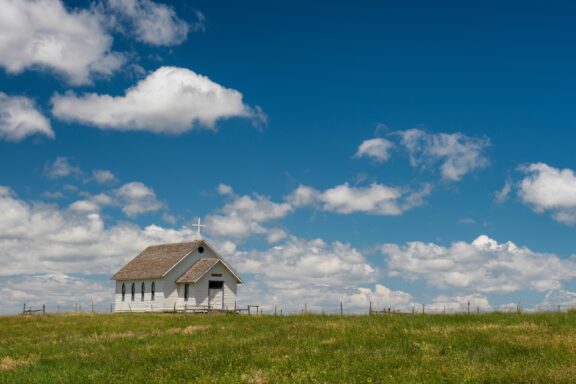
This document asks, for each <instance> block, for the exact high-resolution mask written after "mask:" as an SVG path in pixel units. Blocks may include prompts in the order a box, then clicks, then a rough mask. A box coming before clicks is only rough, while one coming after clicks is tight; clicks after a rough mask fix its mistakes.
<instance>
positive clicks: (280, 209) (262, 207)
mask: <svg viewBox="0 0 576 384" xmlns="http://www.w3.org/2000/svg"><path fill="white" fill-rule="evenodd" d="M218 191H219V192H220V194H222V195H225V196H228V197H229V198H230V199H231V201H229V202H228V203H226V204H225V205H224V207H223V208H222V209H221V210H220V211H219V213H216V214H211V215H208V216H206V230H207V231H208V232H209V233H210V234H212V235H213V236H217V237H232V238H235V239H243V238H246V237H248V236H251V235H255V234H256V235H265V236H267V237H268V240H269V241H270V242H276V241H278V240H281V239H282V238H284V237H285V234H284V232H283V231H282V230H281V229H278V228H267V227H265V226H264V225H265V224H266V223H268V222H271V221H275V220H278V219H281V218H284V217H286V216H287V215H288V214H289V213H291V212H292V210H293V208H292V207H291V206H290V204H288V203H275V202H273V201H271V200H270V199H269V198H267V197H265V196H261V195H258V194H253V195H252V196H250V195H243V196H239V195H236V194H234V191H233V190H232V188H231V187H229V186H227V185H223V184H221V185H219V186H218Z"/></svg>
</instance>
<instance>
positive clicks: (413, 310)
mask: <svg viewBox="0 0 576 384" xmlns="http://www.w3.org/2000/svg"><path fill="white" fill-rule="evenodd" d="M412 314H413V315H415V314H416V307H415V306H412Z"/></svg>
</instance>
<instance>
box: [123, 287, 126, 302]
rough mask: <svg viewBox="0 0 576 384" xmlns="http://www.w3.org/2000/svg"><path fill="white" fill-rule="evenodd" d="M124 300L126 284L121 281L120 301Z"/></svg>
mask: <svg viewBox="0 0 576 384" xmlns="http://www.w3.org/2000/svg"><path fill="white" fill-rule="evenodd" d="M124 300H126V284H124V283H122V301H124Z"/></svg>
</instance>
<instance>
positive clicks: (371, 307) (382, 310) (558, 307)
mask: <svg viewBox="0 0 576 384" xmlns="http://www.w3.org/2000/svg"><path fill="white" fill-rule="evenodd" d="M572 309H575V306H574V305H567V304H554V305H552V304H551V305H547V306H536V307H531V308H527V309H524V308H522V305H521V303H520V302H518V303H515V304H514V305H509V306H507V307H505V308H502V307H501V308H493V307H482V306H477V305H473V304H472V303H471V302H468V303H465V304H464V305H463V306H461V307H458V308H454V307H450V306H443V305H442V304H437V303H433V304H413V305H410V306H406V305H404V306H396V307H395V306H383V305H376V304H375V303H373V302H369V303H368V306H367V307H364V308H362V307H361V306H357V305H356V306H352V305H348V304H347V303H344V302H340V303H339V304H338V305H335V306H309V305H308V304H306V303H304V305H302V306H300V308H295V307H294V306H291V307H286V308H284V307H282V306H279V305H277V304H276V305H255V304H248V305H243V306H236V304H235V305H234V307H233V308H228V307H226V308H224V309H222V308H214V307H211V306H207V305H188V304H183V305H174V306H173V308H170V309H165V308H161V307H154V306H152V305H151V306H150V310H146V312H173V313H180V314H207V313H238V314H245V315H249V316H251V315H273V316H289V315H306V314H316V315H339V316H350V315H393V314H404V315H418V314H432V315H434V314H484V313H494V312H509V313H517V314H521V313H533V312H558V313H560V312H567V311H569V310H572ZM113 312H114V304H113V303H110V305H109V306H108V305H107V304H102V303H99V304H97V305H96V304H95V303H94V302H89V303H74V304H68V305H62V304H53V305H46V304H42V305H39V304H36V305H29V304H26V303H25V304H23V307H22V312H21V313H22V314H25V315H33V314H69V313H113ZM124 312H142V311H141V310H138V311H136V310H134V311H132V310H131V309H130V310H128V311H124Z"/></svg>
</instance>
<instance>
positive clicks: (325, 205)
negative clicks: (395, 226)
mask: <svg viewBox="0 0 576 384" xmlns="http://www.w3.org/2000/svg"><path fill="white" fill-rule="evenodd" d="M430 191H431V187H430V186H429V185H426V186H425V187H424V188H423V189H422V190H420V191H410V190H408V189H406V188H399V187H388V186H386V185H381V184H371V185H370V186H369V187H365V188H356V187H351V186H349V185H348V183H345V184H342V185H338V186H336V187H333V188H330V189H327V190H325V191H323V192H322V191H318V190H317V189H314V188H311V187H307V186H303V185H301V186H299V187H298V188H297V189H296V190H295V191H294V192H293V193H292V194H291V195H290V196H289V197H288V201H290V202H291V203H292V204H293V205H294V206H296V207H301V206H308V205H312V206H317V207H319V209H322V210H324V211H329V212H337V213H343V214H349V213H354V212H363V213H368V214H372V215H401V214H402V213H404V212H405V211H407V210H409V209H412V208H415V207H418V206H420V205H422V204H424V197H426V196H427V195H429V194H430Z"/></svg>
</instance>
